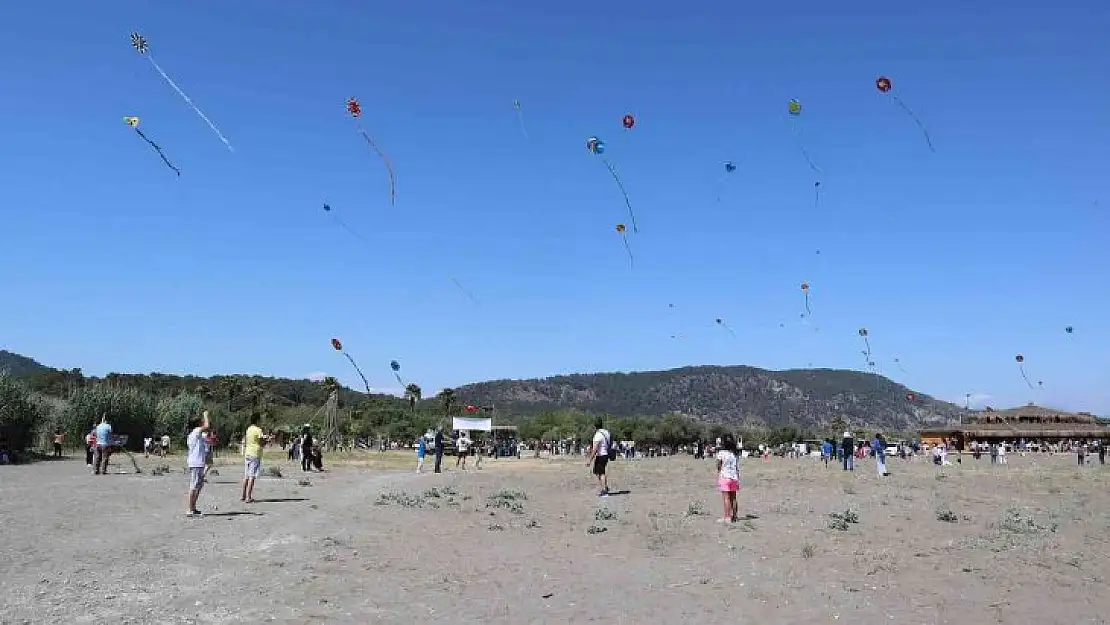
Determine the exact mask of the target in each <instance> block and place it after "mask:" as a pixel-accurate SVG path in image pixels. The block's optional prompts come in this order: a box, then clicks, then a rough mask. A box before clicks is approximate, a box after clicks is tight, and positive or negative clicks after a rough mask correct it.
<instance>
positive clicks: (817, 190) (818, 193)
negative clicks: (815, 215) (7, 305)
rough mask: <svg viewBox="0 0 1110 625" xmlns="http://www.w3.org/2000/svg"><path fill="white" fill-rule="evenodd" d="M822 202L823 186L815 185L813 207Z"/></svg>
mask: <svg viewBox="0 0 1110 625" xmlns="http://www.w3.org/2000/svg"><path fill="white" fill-rule="evenodd" d="M820 204H821V187H818V186H814V187H813V208H814V209H816V208H817V207H818V206H819V205H820Z"/></svg>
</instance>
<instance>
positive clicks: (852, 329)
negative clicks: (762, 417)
mask: <svg viewBox="0 0 1110 625" xmlns="http://www.w3.org/2000/svg"><path fill="white" fill-rule="evenodd" d="M229 7H230V8H229ZM1108 27H1110V12H1107V10H1106V9H1105V8H1104V7H1103V6H1102V5H1100V4H1098V3H1095V2H1093V1H1092V0H1065V1H1063V2H1057V3H1052V5H1051V7H1044V8H1022V7H1020V6H1015V5H1013V4H1011V3H1005V4H1004V3H1001V2H997V1H992V2H987V3H980V4H978V5H977V8H976V9H975V11H974V14H973V13H972V12H971V11H969V10H968V8H967V5H966V4H964V3H956V2H953V1H951V0H942V1H941V2H934V3H926V4H923V5H920V6H913V7H907V6H904V3H903V4H900V3H889V2H879V1H878V0H866V1H858V0H853V1H849V2H846V3H844V2H842V3H823V2H811V1H810V0H804V1H802V2H796V3H789V4H784V3H778V4H774V3H762V4H758V3H757V4H756V5H752V4H751V3H737V2H721V1H718V0H710V1H707V2H698V3H686V4H684V5H681V6H677V5H674V4H671V3H663V2H658V1H657V0H648V1H646V2H641V3H634V4H633V5H628V4H624V5H621V4H614V3H597V2H585V1H584V0H570V1H568V2H561V3H519V2H508V1H504V0H496V1H484V2H467V3H464V2H446V1H442V0H441V1H434V2H433V1H427V0H416V1H413V2H405V3H376V5H375V4H366V3H358V2H354V1H338V0H320V1H318V2H314V3H304V2H291V1H279V2H261V1H254V0H251V1H246V0H243V1H239V2H234V3H228V2H215V1H213V0H200V1H197V2H190V3H154V2H137V1H131V2H126V1H125V2H117V3H113V6H112V7H111V8H110V9H109V8H105V7H103V6H100V5H98V4H96V3H88V2H78V1H76V0H67V1H63V2H43V3H5V4H4V5H3V6H2V7H0V53H2V54H0V58H3V59H4V61H3V63H4V71H3V75H4V77H5V85H4V88H3V90H2V91H0V145H2V146H3V149H2V150H0V249H2V250H3V252H4V254H3V256H4V263H3V264H2V265H0V283H2V284H3V285H4V288H5V293H4V302H3V305H0V328H2V330H3V332H2V335H0V347H5V348H8V349H11V350H13V351H17V352H20V353H24V354H27V355H30V356H32V357H35V358H37V359H39V360H41V361H42V362H44V363H46V364H49V365H53V366H63V367H83V368H84V369H85V370H86V371H87V372H90V373H94V374H103V373H106V372H108V371H119V370H122V371H144V372H145V371H152V370H158V371H166V372H177V373H185V372H188V373H197V374H205V375H206V374H214V373H228V372H251V373H263V374H271V375H281V376H294V377H302V376H305V375H308V374H309V373H311V372H318V371H326V372H330V373H334V374H338V375H339V376H340V378H341V379H342V380H343V381H344V382H345V383H347V384H352V385H353V384H355V383H356V381H357V378H356V377H355V376H354V375H353V372H351V371H349V367H348V365H347V363H346V361H345V360H344V359H343V358H342V357H341V356H339V355H338V354H336V353H335V352H334V351H332V350H331V348H330V347H329V345H328V340H329V339H330V338H331V337H333V336H338V337H340V338H341V339H342V340H343V342H344V343H345V345H346V346H347V348H348V350H349V351H350V353H351V354H352V355H354V357H355V358H356V359H357V360H358V361H359V362H360V364H361V365H362V367H363V369H364V371H366V372H367V374H368V376H369V377H370V379H371V383H372V384H373V385H374V386H375V387H378V388H386V389H388V388H391V387H395V386H396V382H395V381H393V379H392V375H391V374H390V372H389V369H388V363H389V361H390V360H392V359H397V360H399V361H400V362H401V363H402V367H403V369H402V373H403V374H404V375H405V376H406V377H407V378H410V379H412V380H414V381H417V382H419V383H420V384H421V385H422V386H423V387H424V389H425V390H426V391H434V390H435V389H438V388H440V387H443V386H454V385H458V384H462V383H466V382H469V381H477V380H483V379H490V378H501V377H517V378H520V377H533V376H544V375H551V374H558V373H569V372H583V371H609V370H642V369H659V368H670V367H676V366H682V365H688V364H707V363H717V364H751V365H756V366H761V367H767V368H775V369H779V368H791V367H804V366H807V365H809V364H811V363H812V364H813V365H814V366H824V367H837V368H860V367H861V366H862V365H863V357H862V355H861V354H860V349H861V347H862V346H861V344H860V339H859V337H858V335H857V329H858V328H860V327H867V328H868V329H869V331H870V336H871V345H872V349H873V355H874V356H873V357H874V359H875V361H876V363H877V365H878V366H879V368H880V369H881V370H882V371H883V372H884V373H886V374H889V375H890V376H891V377H893V378H894V379H897V380H899V381H904V382H906V383H907V384H908V385H910V386H911V387H913V388H915V389H918V390H920V391H921V392H925V393H929V394H932V395H935V396H938V397H941V398H945V399H950V400H954V401H958V402H960V403H962V401H963V398H964V395H965V393H973V394H975V395H976V397H981V398H982V401H983V402H985V403H991V404H993V405H996V406H1004V405H1013V404H1019V403H1024V402H1026V401H1033V400H1035V401H1037V402H1038V403H1042V404H1049V405H1056V406H1060V407H1064V408H1071V409H1089V410H1095V411H1100V412H1104V413H1105V412H1110V390H1107V387H1106V385H1105V381H1106V379H1105V378H1106V376H1105V372H1106V370H1107V368H1106V364H1105V354H1106V353H1107V351H1108V349H1110V330H1108V328H1107V326H1106V320H1107V316H1106V310H1107V307H1108V304H1110V295H1108V294H1107V290H1106V289H1105V285H1106V272H1107V270H1108V268H1110V246H1107V244H1106V242H1107V237H1108V235H1110V218H1108V216H1107V211H1108V210H1110V188H1108V185H1107V183H1106V182H1105V181H1106V180H1107V177H1106V172H1105V166H1106V150H1105V146H1106V145H1107V143H1108V140H1110V107H1108V94H1110V90H1108V88H1107V86H1106V82H1105V77H1106V76H1107V75H1110V39H1108V38H1107V37H1106V36H1105V33H1106V32H1107V30H1108ZM131 30H139V31H141V32H142V33H143V34H144V35H145V36H146V37H147V38H148V40H149V42H150V46H151V47H150V49H151V52H152V53H153V55H154V57H155V58H156V59H157V61H158V63H159V64H160V65H161V66H162V67H163V68H164V69H165V70H166V72H167V73H168V74H169V75H170V76H171V77H172V78H173V79H174V80H175V81H176V82H177V83H178V84H179V85H180V86H181V87H182V89H184V90H185V92H186V93H188V94H189V95H190V96H191V97H192V98H193V100H194V101H195V102H196V103H197V104H198V106H199V107H200V108H201V109H202V110H204V112H205V113H206V114H207V115H208V116H209V117H210V118H212V120H213V121H214V122H215V123H216V124H217V125H218V126H219V127H220V129H221V130H222V131H223V133H224V134H225V135H226V136H227V137H228V138H229V140H230V141H231V143H232V145H234V146H235V152H234V153H230V152H228V150H227V149H226V148H225V147H224V146H223V144H221V143H220V141H219V140H218V139H217V137H216V136H215V135H214V134H213V133H212V132H211V131H210V130H209V129H208V127H207V126H206V125H205V124H204V123H203V121H201V120H200V119H199V118H198V117H197V116H196V115H195V114H194V113H193V112H192V110H191V109H189V108H188V106H187V105H186V104H185V102H183V101H182V100H181V99H180V98H179V97H178V96H177V95H176V94H175V93H174V92H173V91H172V90H171V88H170V87H169V86H168V85H167V84H166V83H165V82H164V81H163V80H162V78H161V77H160V76H159V75H158V74H157V72H156V71H155V70H154V68H153V67H151V65H150V64H149V63H148V62H147V61H146V60H144V59H143V58H142V57H140V56H139V55H137V54H136V53H135V52H134V51H133V50H132V49H131V47H130V45H129V41H128V33H129V32H130V31H131ZM884 74H885V75H888V76H890V77H891V78H892V79H893V81H894V93H896V94H898V95H900V96H901V97H902V99H903V101H904V102H905V103H906V104H908V105H909V106H910V107H912V108H913V109H914V110H915V111H916V112H917V113H918V115H919V116H920V117H921V119H922V121H923V122H924V123H925V125H926V127H927V128H928V129H929V131H930V133H931V135H932V138H933V141H934V143H935V144H936V149H937V151H936V153H935V154H934V153H931V152H930V151H929V150H928V148H927V146H926V145H925V141H924V140H923V138H922V136H921V134H920V132H919V131H918V129H917V127H916V126H915V125H914V123H913V120H912V119H911V118H910V117H908V116H907V115H906V114H905V113H904V112H903V111H901V109H899V108H898V106H897V105H896V104H895V103H894V102H892V101H891V99H890V98H889V97H888V96H883V95H881V94H879V93H877V92H876V90H875V87H874V81H875V78H876V77H877V76H879V75H884ZM351 96H355V97H358V98H359V99H360V100H361V103H362V107H363V123H364V126H365V127H366V129H367V130H368V131H369V132H370V133H371V134H372V135H373V136H374V137H375V138H376V139H377V140H378V142H379V143H380V144H381V145H382V147H383V149H384V150H385V151H386V153H387V154H388V155H389V156H390V157H391V158H392V160H393V162H394V165H395V168H396V172H397V205H396V207H391V206H390V205H389V202H388V185H387V177H386V174H385V170H384V168H383V166H382V164H381V162H380V161H379V160H378V159H377V157H376V156H375V155H374V154H373V153H372V152H371V151H370V150H369V149H368V147H367V146H366V144H365V143H364V142H363V140H362V138H361V137H359V135H358V134H357V130H356V126H355V124H354V123H353V121H352V120H351V119H350V118H348V117H347V116H346V113H345V110H344V102H345V101H346V99H347V98H348V97H351ZM791 98H797V99H799V100H801V102H802V103H803V106H804V109H803V113H802V115H801V116H800V118H799V119H797V120H796V121H797V122H798V123H797V129H798V132H799V136H800V137H801V140H802V142H803V143H804V145H805V147H806V148H807V150H808V151H809V153H810V154H811V155H812V157H813V160H814V161H815V162H816V163H817V165H819V166H820V167H821V168H822V169H823V175H822V176H821V180H822V183H823V187H822V188H823V193H822V197H821V199H820V204H819V205H818V206H816V207H815V206H814V197H813V183H814V180H815V178H814V173H813V172H812V171H810V170H809V168H808V166H807V165H806V163H805V161H804V160H803V158H802V156H801V154H800V151H799V149H798V145H797V144H796V143H795V141H794V138H793V136H792V130H791V123H790V120H789V118H788V116H787V114H786V106H787V102H788V101H789V100H790V99H791ZM514 99H515V100H520V102H521V103H522V107H523V109H522V110H523V115H524V120H525V124H526V128H527V133H528V139H525V138H524V136H523V135H522V133H521V132H520V129H519V128H518V125H517V118H516V114H515V111H514V110H513V108H512V101H513V100H514ZM625 113H632V114H634V115H635V116H636V118H637V122H638V123H637V125H636V127H635V129H634V130H632V131H625V130H623V129H622V128H621V125H620V121H621V117H622V116H623V115H624V114H625ZM124 115H137V116H139V117H141V119H142V125H141V128H142V130H144V131H145V132H146V133H147V134H148V135H149V136H150V138H151V139H153V140H154V141H157V142H158V143H160V144H161V145H162V147H163V148H164V149H165V151H166V154H167V156H169V158H170V159H171V160H172V161H173V162H174V164H175V165H177V166H178V167H180V168H181V170H182V172H183V175H182V176H181V178H180V179H176V178H175V177H174V176H173V174H172V172H170V171H169V170H168V169H166V168H165V167H164V166H163V165H162V164H161V162H160V161H159V160H158V158H157V155H155V154H154V153H153V152H152V151H151V150H150V149H149V147H148V146H147V145H146V144H144V143H143V142H142V141H141V140H140V139H139V138H138V137H136V136H135V134H134V133H133V132H131V131H130V130H128V129H127V128H126V126H124V124H123V122H122V117H123V116H124ZM589 135H597V136H599V137H601V138H602V139H603V140H605V141H606V144H607V152H606V155H607V156H608V157H609V158H610V159H611V162H612V163H613V164H614V166H615V167H617V168H618V170H619V171H620V173H621V177H622V179H623V181H624V184H625V186H626V188H627V189H628V192H629V195H630V197H631V199H632V204H633V207H634V208H635V210H636V213H637V219H638V222H639V225H640V233H639V234H635V235H630V237H629V243H630V245H631V246H632V249H633V251H634V253H635V256H636V265H635V268H634V269H630V268H629V266H628V262H627V259H626V257H625V252H624V248H623V247H622V245H621V241H620V238H619V236H618V235H617V234H616V233H615V232H614V225H615V224H616V223H618V222H625V221H627V220H628V219H627V212H626V209H625V207H624V204H623V200H622V198H621V195H620V193H619V191H618V189H617V187H616V185H615V184H614V182H613V180H612V179H611V178H610V177H609V175H608V173H607V172H606V170H605V168H604V166H603V165H602V164H601V163H600V162H598V160H597V159H596V158H595V157H593V156H592V155H590V154H589V153H588V152H587V151H586V149H585V146H584V142H585V139H586V137H587V136H589ZM725 161H731V162H733V163H734V164H736V166H737V170H736V171H735V172H734V173H732V174H730V175H728V176H725V175H724V168H723V162H725ZM722 178H725V180H724V183H723V184H722ZM718 192H720V193H721V200H720V202H718V201H717V195H718ZM325 202H327V203H329V204H330V205H331V206H332V208H333V211H334V212H335V214H336V215H338V216H340V217H341V218H342V219H343V220H344V221H346V223H348V224H349V225H350V226H351V227H352V228H353V229H355V230H357V231H359V232H360V233H361V234H362V235H363V236H364V237H365V238H366V239H368V241H369V243H367V242H363V241H360V240H359V239H356V238H355V237H353V236H351V235H349V234H347V233H346V232H345V231H344V230H342V229H341V228H340V227H338V226H337V225H336V224H335V223H334V222H333V221H331V220H330V219H329V218H328V217H327V215H325V214H324V213H323V211H322V210H321V206H322V204H323V203H325ZM818 251H820V253H819V254H818ZM451 277H454V278H456V279H457V280H459V282H460V283H462V284H463V285H464V286H465V287H466V289H468V290H469V291H471V292H472V293H473V294H474V296H475V297H476V298H477V299H478V302H479V303H478V304H477V305H475V304H474V303H472V302H471V301H470V300H468V299H467V297H466V296H465V295H464V294H462V293H461V292H460V290H459V289H458V288H457V287H456V286H455V285H454V284H453V283H452V282H451V280H450V278H451ZM803 281H805V282H808V283H809V284H810V285H811V304H812V305H811V308H812V313H813V314H812V317H811V318H810V320H809V321H810V324H808V325H806V324H803V323H802V320H801V319H800V318H799V314H800V313H801V312H802V311H803V310H804V304H803V296H802V293H801V291H800V289H799V285H800V283H801V282H803ZM670 304H674V307H673V308H671V307H670V306H669V305H670ZM716 317H721V318H723V319H724V320H725V321H726V322H727V323H728V324H729V326H730V327H731V328H732V329H733V330H734V331H735V333H736V338H733V337H732V336H730V335H729V334H728V333H727V332H726V331H724V330H723V329H721V328H718V327H715V326H714V323H713V319H714V318H716ZM780 324H782V325H783V327H780ZM1069 325H1070V326H1072V327H1074V329H1075V331H1074V334H1073V335H1071V336H1068V335H1066V334H1065V333H1064V328H1065V327H1066V326H1069ZM814 328H816V331H815V330H814ZM672 335H681V338H678V339H671V336H672ZM1017 353H1022V354H1024V356H1025V358H1026V367H1027V371H1028V373H1029V376H1030V378H1031V379H1032V380H1034V384H1035V383H1036V381H1043V383H1044V384H1043V390H1039V391H1036V392H1034V391H1031V390H1030V389H1029V388H1028V387H1026V385H1025V382H1024V381H1023V380H1022V378H1021V375H1020V373H1019V371H1018V369H1017V365H1016V363H1015V362H1014V356H1015V354H1017ZM894 358H898V359H899V361H900V364H901V365H902V367H903V368H904V369H905V370H906V371H907V372H908V374H909V375H908V376H907V375H905V374H903V373H902V372H901V371H899V370H898V368H897V367H896V365H895V364H894V361H893V359H894ZM1100 374H1101V375H1100ZM988 396H989V398H988Z"/></svg>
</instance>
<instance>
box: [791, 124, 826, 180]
mask: <svg viewBox="0 0 1110 625" xmlns="http://www.w3.org/2000/svg"><path fill="white" fill-rule="evenodd" d="M790 128H791V130H793V131H794V141H795V142H797V144H798V149H799V150H801V151H802V158H804V159H806V162H807V163H809V168H810V169H812V170H813V171H815V172H817V173H819V174H820V173H824V172H822V171H821V168H820V167H818V166H817V165H816V164H815V163H814V162H813V159H812V158H810V157H809V151H808V150H806V146H805V144H804V143H802V137H801V135H799V134H798V124H797V123H796V122H794V121H791V122H790Z"/></svg>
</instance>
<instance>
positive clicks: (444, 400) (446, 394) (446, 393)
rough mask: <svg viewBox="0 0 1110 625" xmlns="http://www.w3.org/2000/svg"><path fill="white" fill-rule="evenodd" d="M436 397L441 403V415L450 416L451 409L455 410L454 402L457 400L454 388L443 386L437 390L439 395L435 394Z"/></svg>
mask: <svg viewBox="0 0 1110 625" xmlns="http://www.w3.org/2000/svg"><path fill="white" fill-rule="evenodd" d="M436 398H438V399H439V401H440V403H441V404H443V416H444V417H450V416H451V413H452V411H454V410H455V402H456V401H457V398H456V397H455V389H453V388H445V389H443V390H442V391H440V392H439V395H436Z"/></svg>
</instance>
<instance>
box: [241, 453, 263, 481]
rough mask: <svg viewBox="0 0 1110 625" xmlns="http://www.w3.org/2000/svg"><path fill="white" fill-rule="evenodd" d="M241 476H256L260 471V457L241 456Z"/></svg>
mask: <svg viewBox="0 0 1110 625" xmlns="http://www.w3.org/2000/svg"><path fill="white" fill-rule="evenodd" d="M243 465H244V467H243V468H244V472H243V477H258V476H259V475H260V474H261V473H262V459H261V458H254V457H252V456H243Z"/></svg>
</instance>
